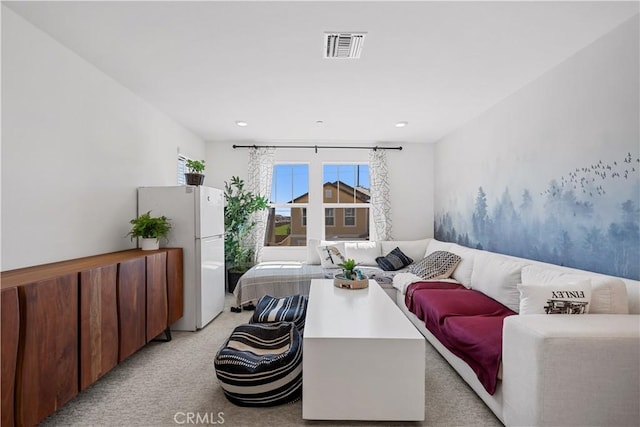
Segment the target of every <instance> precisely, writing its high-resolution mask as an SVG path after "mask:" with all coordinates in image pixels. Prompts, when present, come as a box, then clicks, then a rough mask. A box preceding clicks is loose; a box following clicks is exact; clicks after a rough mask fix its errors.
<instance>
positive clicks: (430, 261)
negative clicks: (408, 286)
mask: <svg viewBox="0 0 640 427" xmlns="http://www.w3.org/2000/svg"><path fill="white" fill-rule="evenodd" d="M460 260H461V258H460V257H459V256H458V255H456V254H453V253H451V252H447V251H435V252H433V253H432V254H431V255H428V256H427V257H426V258H424V259H423V260H421V261H418V262H417V263H415V264H412V265H411V266H410V267H409V271H410V272H411V273H413V274H415V275H416V276H420V277H422V279H423V280H431V279H446V278H448V277H450V276H451V273H453V270H455V269H456V267H457V266H458V264H459V263H460Z"/></svg>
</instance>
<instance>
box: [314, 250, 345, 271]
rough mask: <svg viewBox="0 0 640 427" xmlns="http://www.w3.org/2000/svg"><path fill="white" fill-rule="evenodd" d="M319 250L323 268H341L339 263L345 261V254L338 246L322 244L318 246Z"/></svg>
mask: <svg viewBox="0 0 640 427" xmlns="http://www.w3.org/2000/svg"><path fill="white" fill-rule="evenodd" d="M317 250H318V255H320V264H321V265H322V268H339V267H338V264H342V263H343V262H344V255H342V253H341V252H340V249H339V248H338V246H334V245H322V246H318V248H317Z"/></svg>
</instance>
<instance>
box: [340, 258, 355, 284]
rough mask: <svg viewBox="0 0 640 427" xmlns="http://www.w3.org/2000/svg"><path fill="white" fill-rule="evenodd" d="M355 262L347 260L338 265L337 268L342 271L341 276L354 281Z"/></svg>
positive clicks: (350, 259)
mask: <svg viewBox="0 0 640 427" xmlns="http://www.w3.org/2000/svg"><path fill="white" fill-rule="evenodd" d="M356 265H357V264H356V261H355V260H354V259H352V258H347V259H346V260H345V261H344V262H341V263H340V264H338V267H340V268H341V269H342V274H343V276H344V278H345V279H349V280H351V279H354V278H355V276H356V273H355V268H356Z"/></svg>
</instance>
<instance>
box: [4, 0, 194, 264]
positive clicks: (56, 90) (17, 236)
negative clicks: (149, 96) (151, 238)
mask: <svg viewBox="0 0 640 427" xmlns="http://www.w3.org/2000/svg"><path fill="white" fill-rule="evenodd" d="M204 145H205V144H204V142H203V141H202V140H200V139H199V138H198V137H196V136H195V135H193V134H192V133H190V132H188V131H186V130H185V129H184V128H182V127H181V126H179V125H178V124H176V123H175V122H174V121H172V120H171V119H169V118H168V117H167V116H165V115H164V114H163V113H161V112H160V111H158V110H157V109H155V108H154V107H153V106H151V105H150V104H148V103H147V102H145V101H143V100H142V99H140V98H139V97H138V96H136V95H135V94H134V93H132V92H131V91H130V90H128V89H127V88H125V87H123V86H122V85H120V84H119V83H117V82H115V81H114V80H113V79H111V78H110V77H109V76H107V75H105V74H104V73H102V72H101V71H99V70H98V69H96V68H95V67H94V66H92V65H91V64H89V63H87V62H86V61H85V60H83V59H82V58H80V57H79V56H77V55H76V54H75V53H73V52H72V51H70V50H69V49H67V48H66V47H64V46H62V45H60V44H59V43H58V42H57V41H55V40H53V39H52V38H51V37H49V36H48V35H46V34H45V33H43V32H42V31H41V30H39V29H37V28H35V27H33V26H32V25H31V24H30V23H28V22H26V21H24V20H23V19H22V18H21V17H19V16H18V15H16V14H15V13H14V12H12V11H11V10H10V9H8V8H6V7H4V6H2V236H1V238H2V260H1V269H2V270H3V271H4V270H10V269H14V268H19V267H23V266H30V265H38V264H42V263H47V262H54V261H58V260H64V259H70V258H76V257H82V256H89V255H94V254H99V253H105V252H111V251H116V250H121V249H127V248H130V247H134V243H135V242H134V243H132V242H131V241H130V239H129V238H128V237H125V235H126V234H127V232H128V231H129V229H130V224H129V220H130V219H132V218H134V217H135V215H136V188H137V187H138V186H142V185H175V183H176V157H177V152H178V147H180V151H181V152H182V153H183V154H186V155H188V156H190V157H193V158H202V157H204V153H205V149H204Z"/></svg>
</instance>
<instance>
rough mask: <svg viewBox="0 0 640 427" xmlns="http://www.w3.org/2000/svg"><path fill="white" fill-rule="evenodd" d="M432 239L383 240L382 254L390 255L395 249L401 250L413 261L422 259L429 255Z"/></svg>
mask: <svg viewBox="0 0 640 427" xmlns="http://www.w3.org/2000/svg"><path fill="white" fill-rule="evenodd" d="M431 240H432V239H421V240H383V241H381V242H380V246H381V251H380V254H381V255H382V254H388V253H389V252H391V251H392V250H393V249H394V248H400V250H401V251H402V252H403V253H404V254H405V255H406V256H408V257H409V258H411V259H413V260H418V259H422V258H424V257H425V256H426V254H427V246H428V245H429V242H430V241H431Z"/></svg>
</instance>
